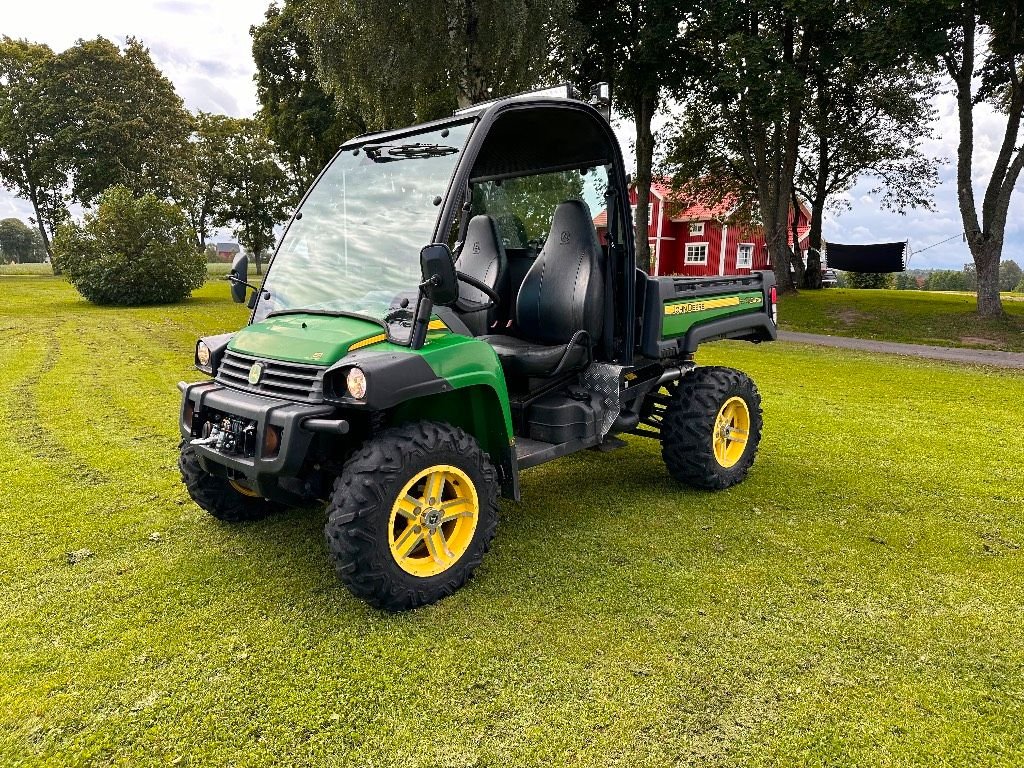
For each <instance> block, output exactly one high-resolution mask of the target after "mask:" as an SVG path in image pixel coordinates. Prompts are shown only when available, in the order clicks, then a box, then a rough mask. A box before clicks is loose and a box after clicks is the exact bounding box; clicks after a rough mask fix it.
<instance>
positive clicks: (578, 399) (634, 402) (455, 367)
mask: <svg viewBox="0 0 1024 768" xmlns="http://www.w3.org/2000/svg"><path fill="white" fill-rule="evenodd" d="M628 183H629V182H628V179H627V176H626V173H625V171H624V169H623V162H622V157H621V155H620V151H619V146H618V143H617V141H616V139H615V136H614V134H613V132H612V129H611V127H610V125H609V123H608V120H607V118H606V116H605V114H604V113H602V111H600V110H599V109H598V108H596V107H595V106H593V105H591V104H589V103H586V102H584V101H583V100H579V99H575V98H571V97H567V96H565V95H553V94H550V93H549V94H544V93H537V94H526V95H523V96H518V97H513V98H508V99H502V100H498V101H495V102H491V103H488V104H484V105H480V106H478V107H475V108H473V109H471V110H467V111H463V112H460V113H456V114H455V115H454V116H453V117H451V118H449V119H445V120H440V121H437V122H432V123H427V124H424V125H418V126H414V127H411V128H404V129H402V130H397V131H388V132H385V133H378V134H372V135H365V136H360V137H358V138H356V139H353V140H351V141H349V142H347V143H346V144H344V145H343V146H342V147H341V149H340V151H339V152H338V154H337V155H336V156H335V158H334V159H333V161H332V162H331V163H330V164H329V165H328V167H327V168H326V169H325V170H324V171H323V172H322V173H321V175H320V177H319V178H318V179H317V181H316V183H315V184H314V185H313V187H312V188H311V189H310V190H309V192H307V194H306V196H305V198H304V199H303V201H302V203H301V204H300V206H299V208H298V210H297V211H296V213H295V215H294V217H293V218H292V220H291V222H290V223H289V225H288V228H287V230H286V232H285V234H284V236H283V238H282V240H281V242H280V245H279V246H278V249H277V251H276V253H275V255H274V257H273V259H272V261H271V263H270V266H269V268H268V270H267V274H266V279H265V280H264V282H263V284H262V285H260V286H251V285H249V284H248V283H247V282H246V281H247V280H248V275H247V264H246V262H245V260H244V258H241V259H239V260H237V262H236V264H235V268H234V271H233V274H232V279H233V285H232V293H233V294H234V296H235V299H236V300H238V301H245V297H246V295H247V293H248V291H252V294H251V298H250V299H249V302H248V304H249V306H250V307H251V308H252V315H251V318H250V321H249V324H248V325H247V326H246V327H245V328H243V329H241V330H240V331H238V332H237V333H233V334H227V335H223V336H213V337H207V338H204V339H201V340H200V341H199V342H198V344H197V346H196V350H195V362H196V366H197V367H198V369H199V370H200V371H202V372H204V373H205V374H207V376H209V377H211V378H210V380H205V381H202V382H199V383H194V384H185V383H184V382H183V383H182V384H180V385H179V386H180V388H181V391H182V394H183V398H182V405H181V412H180V426H181V433H182V436H183V440H182V442H181V457H180V468H181V475H182V478H183V480H184V483H185V485H186V486H187V488H188V491H189V493H190V494H191V496H192V498H193V499H194V500H195V501H196V503H197V504H199V506H201V507H202V508H203V509H205V510H207V511H208V512H210V513H211V514H212V515H214V516H215V517H217V518H219V519H221V520H225V521H240V520H254V519H258V518H262V517H264V516H266V515H269V514H271V513H273V512H274V511H275V510H278V509H280V508H282V507H284V506H289V505H309V504H310V503H312V502H314V501H316V500H326V501H327V505H328V506H327V523H326V536H327V548H328V551H329V554H330V558H331V559H332V560H333V563H334V566H335V567H336V569H337V573H338V575H339V576H340V578H341V580H342V581H343V582H344V583H345V585H346V586H347V587H348V588H349V589H350V590H351V591H352V592H353V593H354V594H355V595H357V596H359V597H361V598H364V599H365V600H367V601H369V602H370V603H372V604H373V605H375V606H378V607H382V608H386V609H389V610H403V609H409V608H414V607H416V606H419V605H424V604H426V603H431V602H434V601H436V600H438V599H440V598H442V597H444V596H446V595H449V594H451V593H452V592H454V591H455V590H456V589H458V588H459V587H460V586H462V585H463V584H464V583H465V582H466V581H467V579H469V578H470V576H471V575H472V574H473V571H474V569H475V568H476V567H477V565H478V564H479V563H480V560H481V558H482V556H483V554H484V552H486V551H487V549H488V546H489V544H490V542H491V539H492V537H493V536H494V533H495V526H496V525H497V520H498V508H497V503H498V497H499V496H503V497H505V498H508V499H513V500H516V501H518V500H519V498H520V482H519V476H520V473H521V472H522V471H523V470H526V469H528V468H530V467H535V466H537V465H539V464H542V463H544V462H548V461H553V460H555V459H558V458H560V457H562V456H567V455H569V454H572V453H576V452H577V451H583V450H587V449H594V448H600V449H604V450H607V449H610V448H613V447H622V446H625V445H627V443H626V442H625V441H623V440H621V439H620V438H619V437H617V436H619V435H625V434H632V435H640V436H643V437H645V438H650V439H654V440H659V441H660V442H661V453H662V456H663V458H664V461H665V465H666V467H667V470H668V472H669V474H670V475H671V476H672V477H674V478H675V479H676V480H678V481H679V482H681V483H685V484H687V485H690V486H695V487H697V488H704V489H710V490H716V489H722V488H727V487H729V486H731V485H734V484H735V483H738V482H740V481H741V480H742V479H743V478H744V477H745V476H746V474H747V471H748V469H749V468H750V466H751V464H752V462H753V461H754V455H755V453H756V451H757V445H758V441H759V439H760V436H761V405H760V397H759V395H758V392H757V389H756V387H755V386H754V384H753V382H752V381H751V380H750V379H749V378H748V377H747V376H746V375H744V374H743V373H741V372H739V371H736V370H732V369H729V368H721V367H698V366H697V365H696V364H695V362H694V352H695V351H696V350H697V347H698V345H699V344H701V343H702V342H707V341H711V340H714V339H723V338H733V339H746V340H749V341H755V342H756V341H768V340H772V339H774V338H775V336H776V330H775V289H774V283H773V280H772V277H771V273H759V272H755V273H752V274H748V275H744V276H728V277H706V278H683V277H651V276H649V275H647V274H645V273H644V272H642V271H640V270H638V269H637V268H636V264H635V255H634V247H633V225H632V221H631V216H630V201H629V193H628ZM651 471H652V472H654V471H655V470H653V469H652V470H651Z"/></svg>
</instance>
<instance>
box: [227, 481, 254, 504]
mask: <svg viewBox="0 0 1024 768" xmlns="http://www.w3.org/2000/svg"><path fill="white" fill-rule="evenodd" d="M228 483H229V484H230V485H231V487H232V488H234V489H235V490H236V491H238V492H239V493H240V494H242V495H243V496H248V497H249V498H250V499H258V498H260V495H259V494H258V493H256V491H254V490H253V489H252V488H246V487H245V486H244V485H242V484H241V483H238V482H235V481H234V480H228Z"/></svg>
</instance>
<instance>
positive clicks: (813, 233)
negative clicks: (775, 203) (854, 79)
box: [803, 84, 831, 290]
mask: <svg viewBox="0 0 1024 768" xmlns="http://www.w3.org/2000/svg"><path fill="white" fill-rule="evenodd" d="M823 89H824V86H823V85H821V84H819V86H818V101H819V104H820V107H819V111H820V112H823V111H824V110H825V109H826V108H827V107H826V105H825V97H824V90H823ZM830 171H831V168H830V164H829V150H828V137H827V136H826V135H824V133H821V134H819V136H818V169H817V174H816V177H815V179H814V199H813V200H811V227H810V231H809V232H808V233H807V272H806V273H805V274H804V283H803V284H804V287H805V288H810V289H811V290H819V289H820V288H821V276H822V275H821V270H822V266H821V244H822V243H821V228H822V219H823V218H824V215H825V203H826V201H827V200H828V177H829V173H830Z"/></svg>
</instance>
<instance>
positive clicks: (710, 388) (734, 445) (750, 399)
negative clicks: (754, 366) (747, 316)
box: [661, 367, 763, 491]
mask: <svg viewBox="0 0 1024 768" xmlns="http://www.w3.org/2000/svg"><path fill="white" fill-rule="evenodd" d="M669 394H670V398H671V399H670V401H669V404H668V407H667V409H666V410H665V416H664V419H663V421H662V424H661V455H662V458H663V459H664V460H665V466H666V467H667V468H668V471H669V474H670V475H672V477H673V478H675V479H676V480H678V481H679V482H681V483H685V484H686V485H690V486H693V487H695V488H703V489H706V490H712V491H718V490H722V489H724V488H729V487H730V486H733V485H736V484H737V483H739V482H741V481H742V480H743V479H744V478H746V476H747V472H748V471H749V470H750V467H751V465H752V464H753V463H754V457H755V456H756V455H757V447H758V444H759V443H760V442H761V428H762V426H763V421H762V417H761V395H760V394H759V393H758V391H757V387H756V386H755V385H754V382H753V381H752V380H751V378H750V377H749V376H747V375H746V374H745V373H743V372H741V371H737V370H735V369H733V368H721V367H703V368H696V369H694V370H693V371H692V372H691V373H688V374H687V375H685V376H684V377H683V378H682V380H681V381H679V382H678V383H677V384H675V385H673V386H672V387H670V390H669Z"/></svg>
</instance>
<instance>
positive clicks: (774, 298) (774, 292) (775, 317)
mask: <svg viewBox="0 0 1024 768" xmlns="http://www.w3.org/2000/svg"><path fill="white" fill-rule="evenodd" d="M768 299H769V301H771V303H772V322H773V323H775V324H776V325H778V324H779V291H778V289H777V288H776V287H775V286H774V285H773V286H772V287H771V290H770V291H769V292H768Z"/></svg>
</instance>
